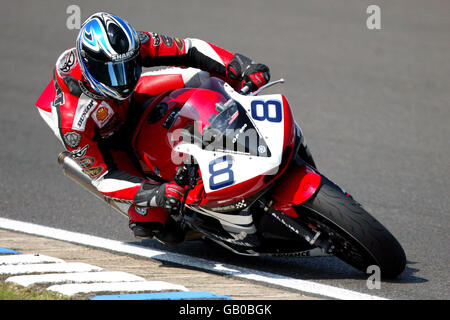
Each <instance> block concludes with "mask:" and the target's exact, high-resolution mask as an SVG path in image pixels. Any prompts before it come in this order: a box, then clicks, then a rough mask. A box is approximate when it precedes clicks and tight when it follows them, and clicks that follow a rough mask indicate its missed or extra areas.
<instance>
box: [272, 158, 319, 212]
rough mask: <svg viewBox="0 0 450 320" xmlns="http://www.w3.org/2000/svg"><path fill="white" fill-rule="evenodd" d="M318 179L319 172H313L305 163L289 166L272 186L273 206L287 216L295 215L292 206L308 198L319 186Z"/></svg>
mask: <svg viewBox="0 0 450 320" xmlns="http://www.w3.org/2000/svg"><path fill="white" fill-rule="evenodd" d="M320 180H321V178H320V174H317V173H315V172H314V171H313V170H312V169H310V168H308V167H307V166H306V165H303V166H301V167H298V166H296V165H292V166H290V167H289V168H288V170H287V172H286V174H284V175H283V176H282V177H281V178H280V180H279V181H278V183H277V186H276V187H275V188H274V191H273V194H272V196H273V198H274V200H275V203H274V205H273V208H274V209H277V210H281V211H283V212H284V213H286V214H287V215H289V216H293V217H297V214H296V213H295V211H294V210H292V206H293V205H298V204H300V203H303V202H305V201H306V200H308V199H309V198H310V197H311V196H312V195H313V194H314V193H315V192H316V191H317V189H318V188H319V185H320Z"/></svg>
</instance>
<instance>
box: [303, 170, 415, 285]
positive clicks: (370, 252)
mask: <svg viewBox="0 0 450 320" xmlns="http://www.w3.org/2000/svg"><path fill="white" fill-rule="evenodd" d="M321 178H322V181H321V185H320V187H319V189H318V190H317V192H316V193H315V195H314V196H313V197H311V198H310V199H308V200H307V201H305V202H304V203H302V204H300V205H298V206H296V210H297V212H298V215H299V217H300V218H299V219H301V221H302V222H303V223H305V222H306V224H307V225H308V226H309V227H311V228H313V229H315V230H318V231H320V232H321V233H322V235H323V238H322V240H324V239H325V240H326V241H328V243H329V244H330V248H331V250H332V252H331V253H332V254H333V255H335V256H336V257H338V258H340V259H341V260H343V261H345V262H346V263H348V264H350V265H351V266H353V267H355V268H357V269H358V270H361V271H362V272H364V273H365V272H366V271H367V267H368V266H370V265H377V266H378V267H379V268H380V271H381V276H382V277H383V278H395V277H396V276H398V275H399V274H400V273H402V272H403V270H404V268H405V264H406V256H405V252H404V250H403V248H402V247H401V245H400V243H399V242H398V241H397V239H395V238H394V236H393V235H392V234H391V233H390V232H389V231H388V230H387V229H386V228H385V227H384V226H383V225H382V224H381V223H379V222H378V221H377V220H376V219H375V218H373V217H372V216H371V215H370V214H369V213H368V212H367V211H366V210H364V208H363V207H362V206H361V205H360V204H359V203H358V202H356V201H355V200H353V198H352V197H351V196H349V195H348V194H345V193H344V192H343V191H342V189H341V188H339V187H338V186H337V185H336V184H334V183H333V182H331V181H330V180H328V179H327V178H326V177H324V176H323V175H322V176H321ZM321 237H322V236H321Z"/></svg>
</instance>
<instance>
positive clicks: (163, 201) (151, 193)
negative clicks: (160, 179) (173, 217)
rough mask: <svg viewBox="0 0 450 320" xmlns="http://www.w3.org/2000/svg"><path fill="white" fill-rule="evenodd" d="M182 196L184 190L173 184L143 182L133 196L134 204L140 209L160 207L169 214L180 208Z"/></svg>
mask: <svg viewBox="0 0 450 320" xmlns="http://www.w3.org/2000/svg"><path fill="white" fill-rule="evenodd" d="M183 196H184V188H183V187H180V186H179V185H177V184H175V183H163V184H157V183H151V182H148V181H146V182H144V183H143V184H142V186H141V188H140V189H139V191H138V192H137V193H136V195H135V196H134V202H135V203H136V205H137V206H141V207H162V208H164V209H165V210H167V211H168V212H169V213H175V212H177V210H178V209H179V208H180V203H181V200H182V199H183Z"/></svg>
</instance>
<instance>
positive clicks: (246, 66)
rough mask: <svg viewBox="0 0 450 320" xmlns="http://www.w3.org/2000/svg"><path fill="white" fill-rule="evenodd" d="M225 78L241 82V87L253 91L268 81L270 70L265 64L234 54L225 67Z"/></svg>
mask: <svg viewBox="0 0 450 320" xmlns="http://www.w3.org/2000/svg"><path fill="white" fill-rule="evenodd" d="M227 76H228V77H229V78H230V79H233V80H242V86H243V87H244V86H248V87H249V88H250V91H255V90H257V89H258V88H260V87H262V86H263V85H265V84H266V83H267V82H269V80H270V70H269V67H267V66H266V65H265V64H262V63H256V62H255V61H253V60H252V59H250V58H248V57H246V56H244V55H242V54H240V53H236V54H235V55H234V57H233V59H232V60H231V61H230V63H229V64H228V67H227Z"/></svg>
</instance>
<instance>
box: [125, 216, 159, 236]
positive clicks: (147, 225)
mask: <svg viewBox="0 0 450 320" xmlns="http://www.w3.org/2000/svg"><path fill="white" fill-rule="evenodd" d="M128 226H129V227H130V229H131V230H132V231H133V233H134V236H135V237H136V238H138V239H152V238H153V237H154V236H155V235H156V234H158V233H160V232H161V231H162V230H163V229H164V225H163V224H162V223H161V222H156V221H153V222H135V221H132V220H130V222H129V224H128Z"/></svg>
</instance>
